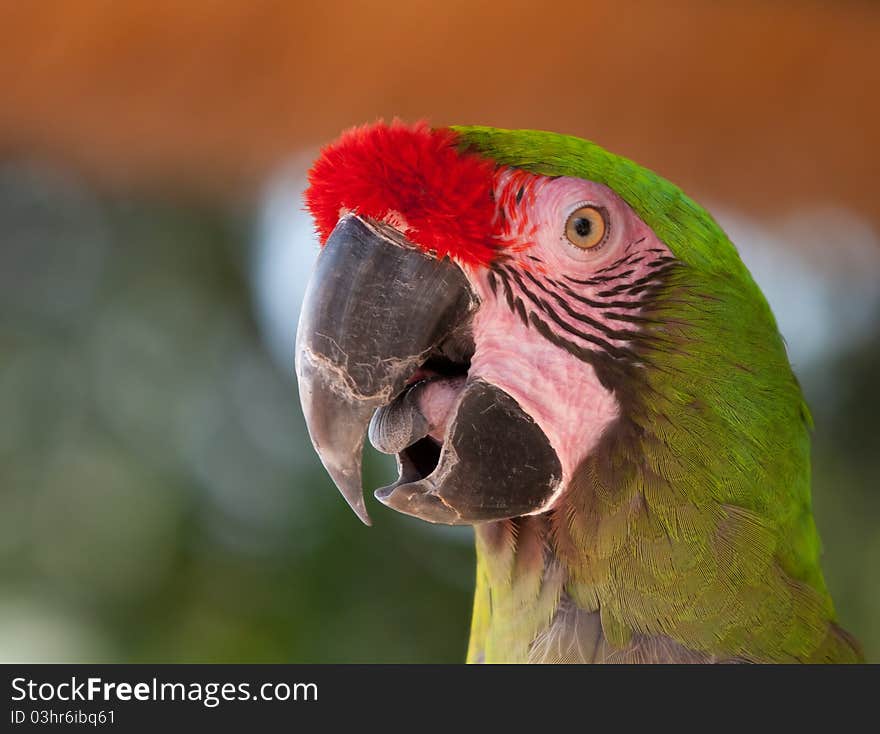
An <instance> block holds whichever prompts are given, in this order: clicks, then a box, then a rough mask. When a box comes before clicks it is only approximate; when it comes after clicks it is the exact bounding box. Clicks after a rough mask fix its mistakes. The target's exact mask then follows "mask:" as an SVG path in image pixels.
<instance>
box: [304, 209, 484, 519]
mask: <svg viewBox="0 0 880 734" xmlns="http://www.w3.org/2000/svg"><path fill="white" fill-rule="evenodd" d="M476 304H477V299H476V297H475V296H474V295H473V293H472V291H471V289H470V287H469V285H468V282H467V279H466V278H465V276H464V273H462V271H461V270H460V269H459V268H458V266H456V265H454V264H452V263H451V262H449V261H448V260H442V261H439V260H436V259H435V258H432V257H429V256H427V255H425V254H423V253H422V252H421V251H419V250H417V249H416V248H415V247H413V246H412V245H410V244H409V243H407V242H406V241H405V240H403V239H402V237H400V235H399V234H398V233H397V232H395V231H394V230H392V229H390V228H384V227H382V226H381V225H377V226H373V225H370V224H367V223H366V222H364V221H363V220H361V219H359V218H358V217H356V216H353V215H348V216H346V217H344V218H343V219H342V220H340V222H339V224H338V225H337V226H336V229H334V230H333V232H332V234H331V235H330V237H329V238H328V240H327V243H326V244H325V246H324V248H323V250H322V251H321V254H320V255H319V257H318V263H317V267H316V269H315V272H314V274H313V275H312V279H311V281H310V282H309V286H308V289H307V290H306V296H305V302H304V304H303V309H302V312H301V314H300V320H299V329H298V332H297V345H296V371H297V377H298V380H299V387H300V399H301V400H302V406H303V412H304V414H305V417H306V423H307V424H308V427H309V434H310V435H311V437H312V443H313V444H314V446H315V450H316V451H317V452H318V454H319V455H320V457H321V461H322V462H323V463H324V466H325V467H326V469H327V471H328V472H329V474H330V476H331V477H332V478H333V481H334V482H336V486H337V487H339V490H340V491H341V492H342V495H343V497H345V499H346V501H347V502H348V504H349V505H351V508H352V509H353V510H354V511H355V512H356V513H357V515H358V517H360V519H361V520H363V521H364V523H366V524H367V525H369V524H370V519H369V516H368V514H367V510H366V508H365V507H364V499H363V494H362V488H361V453H362V449H363V444H364V436H365V434H366V431H367V425H368V424H369V422H370V418H371V417H372V415H373V413H374V412H375V411H376V410H377V409H378V408H381V407H382V406H385V405H387V404H389V403H390V402H391V401H392V400H394V398H396V397H397V396H398V395H400V394H401V393H402V392H403V389H404V387H405V385H406V382H407V380H408V379H409V378H410V377H411V376H412V375H413V373H414V372H415V371H416V370H417V369H418V368H419V366H420V365H422V364H423V363H424V362H425V360H426V359H427V357H428V355H429V354H430V353H431V352H432V351H433V350H435V349H436V348H437V347H438V346H439V345H440V344H442V343H443V342H444V341H446V340H447V339H449V338H450V336H451V335H452V334H453V332H455V331H456V330H457V329H461V328H463V327H464V326H465V325H466V324H467V322H468V320H469V317H470V315H471V313H472V312H473V310H474V308H475V307H476Z"/></svg>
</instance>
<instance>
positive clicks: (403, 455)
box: [296, 122, 803, 524]
mask: <svg viewBox="0 0 880 734" xmlns="http://www.w3.org/2000/svg"><path fill="white" fill-rule="evenodd" d="M306 204H307V207H308V209H309V210H310V212H311V213H312V215H313V217H314V220H315V223H316V227H317V229H318V233H319V237H320V240H321V243H322V251H321V253H320V255H319V258H318V261H317V265H316V270H315V272H314V274H313V276H312V279H311V281H310V284H309V286H308V290H307V294H306V298H305V303H304V307H303V310H302V313H301V317H300V323H299V330H298V337H297V353H296V368H297V375H298V380H299V384H300V395H301V400H302V404H303V409H304V413H305V417H306V421H307V424H308V428H309V432H310V435H311V438H312V441H313V444H314V446H315V448H316V450H317V452H318V453H319V455H320V457H321V459H322V461H323V463H324V465H325V467H326V469H327V470H328V472H329V474H330V475H331V477H332V478H333V480H334V481H335V483H336V484H337V486H338V487H339V489H340V491H341V492H342V494H343V496H344V497H345V499H346V500H347V501H348V503H349V504H350V505H351V507H352V508H353V509H354V511H355V512H356V513H357V514H358V516H359V517H360V518H361V519H362V520H363V521H364V522H367V523H369V519H368V515H367V511H366V509H365V506H364V501H363V495H362V487H361V454H362V450H363V445H364V440H365V437H367V436H369V440H370V442H371V443H372V445H373V446H374V447H375V448H376V449H378V450H379V451H382V452H385V453H388V454H393V455H395V456H396V458H397V465H398V470H399V476H398V478H397V480H396V481H395V482H394V483H392V484H390V485H389V486H387V487H384V488H381V489H378V490H376V492H375V496H376V498H377V499H378V500H379V501H380V502H382V503H383V504H385V505H387V506H389V507H391V508H394V509H395V510H398V511H400V512H403V513H406V514H408V515H412V516H415V517H418V518H421V519H423V520H427V521H430V522H437V523H447V524H478V523H484V522H487V521H493V520H501V519H506V518H513V517H519V516H524V515H536V514H542V513H545V512H548V511H550V510H559V509H560V507H561V506H562V503H564V502H565V498H566V495H567V494H568V490H569V488H570V487H571V486H572V485H573V484H575V483H576V482H577V481H578V477H579V475H582V474H583V467H585V466H586V465H587V463H588V461H589V460H590V458H591V457H593V458H595V457H596V456H599V455H602V456H606V457H610V458H607V461H606V463H609V465H610V468H609V469H608V471H610V472H613V471H614V463H615V460H614V458H613V457H614V456H615V455H616V454H619V453H620V452H621V451H625V452H629V453H639V454H640V455H642V456H643V457H644V463H645V464H646V465H647V466H648V468H649V469H652V470H653V471H654V472H655V473H656V474H658V475H663V474H665V473H668V472H669V471H670V468H669V467H670V461H669V459H668V456H672V457H677V464H676V463H675V461H673V462H672V464H674V465H675V466H676V467H677V470H678V471H684V470H685V468H686V467H685V464H686V463H687V460H686V458H685V457H686V456H688V455H692V454H693V450H694V449H696V451H697V455H698V456H702V457H703V458H704V459H705V461H708V462H709V463H716V464H717V462H718V461H720V460H721V458H722V457H726V458H728V459H730V461H732V462H735V461H736V457H735V456H731V455H729V453H730V452H727V451H726V450H725V447H724V446H723V445H722V446H721V448H720V449H717V450H714V449H712V448H711V447H710V446H709V444H708V441H709V439H710V438H719V437H721V438H722V439H723V431H724V430H727V429H729V430H731V431H745V432H746V433H750V432H755V431H753V428H754V426H752V425H751V422H752V420H753V418H754V419H755V420H761V419H760V417H759V414H760V410H761V409H762V407H763V404H762V400H761V398H760V395H758V396H757V397H754V396H753V397H752V398H750V397H748V395H747V396H746V397H745V405H744V406H743V407H742V409H741V410H740V411H739V413H738V415H732V414H730V407H729V403H730V401H729V400H726V399H725V391H726V390H728V389H733V387H734V386H735V387H736V388H738V389H740V390H741V391H742V392H743V393H748V392H749V385H750V384H754V385H755V386H756V390H757V391H758V392H759V391H760V390H761V389H766V388H767V385H766V384H764V382H763V376H762V375H763V374H764V373H767V372H772V370H773V369H776V368H779V367H780V366H781V372H780V374H781V375H782V377H781V378H779V379H780V380H782V382H785V383H786V386H785V388H784V391H787V395H788V397H789V398H790V400H789V401H788V402H789V403H790V405H788V407H790V408H791V409H792V410H794V411H795V412H796V413H798V414H799V415H800V414H801V411H802V410H803V404H802V401H801V399H800V393H799V391H798V389H797V386H796V382H795V381H794V380H793V376H792V375H791V372H790V370H789V368H788V363H787V360H786V358H785V351H784V347H783V346H782V342H781V339H780V337H779V335H778V331H777V329H776V325H775V322H774V321H773V317H772V315H771V313H770V311H769V308H768V307H767V305H766V302H765V301H764V299H763V296H761V294H760V292H759V291H758V289H757V287H756V286H755V284H754V282H753V281H752V279H751V277H750V276H749V274H748V272H747V271H746V269H745V267H744V266H743V265H742V263H741V261H740V260H739V258H738V256H737V254H736V251H735V249H734V247H733V246H732V244H731V243H730V242H729V240H728V239H727V237H726V236H725V235H724V233H723V232H722V231H721V229H720V228H719V227H718V225H717V224H716V223H715V222H714V221H713V220H712V218H711V217H710V216H709V215H708V214H707V213H706V212H705V211H704V210H703V209H702V208H700V207H699V206H697V205H696V204H695V203H694V202H693V201H691V200H690V199H689V198H688V197H686V196H685V195H684V194H683V193H682V192H681V191H680V190H679V189H678V188H676V187H675V186H673V185H672V184H670V183H669V182H667V181H665V180H663V179H662V178H660V177H659V176H657V175H656V174H654V173H652V172H650V171H648V170H646V169H644V168H641V167H640V166H638V165H636V164H635V163H632V162H631V161H628V160H626V159H624V158H620V157H618V156H615V155H612V154H610V153H608V152H606V151H605V150H603V149H602V148H600V147H599V146H597V145H594V144H592V143H589V142H586V141H584V140H580V139H578V138H574V137H569V136H564V135H557V134H554V133H548V132H540V131H528V130H518V131H516V130H500V129H494V128H481V127H453V128H443V129H431V128H429V127H428V126H427V125H425V124H417V125H414V126H408V125H405V124H403V123H399V122H395V123H392V124H383V123H379V124H375V125H371V126H366V127H361V128H355V129H352V130H350V131H348V132H346V133H345V134H343V135H342V136H341V137H340V138H339V139H338V140H337V141H336V142H334V143H332V144H331V145H329V146H327V147H326V148H325V149H324V150H323V151H322V152H321V154H320V157H319V158H318V159H317V161H316V162H315V163H314V165H313V167H312V169H311V171H310V174H309V188H308V190H307V192H306ZM756 355H759V356H760V362H759V363H758V364H757V366H756ZM731 375H732V377H731ZM788 383H790V384H788ZM777 397H778V393H777ZM786 409H787V408H786ZM681 416H684V418H683V419H682V418H681ZM688 416H690V418H688ZM674 417H676V419H675V420H673V418H674ZM701 420H702V421H703V423H701ZM713 421H714V424H713ZM799 421H800V418H799ZM765 422H766V421H765ZM713 425H714V427H713ZM762 425H763V424H762ZM648 426H650V427H651V431H650V436H648V435H647V433H646V430H647V427H648ZM695 428H696V430H694V429H695ZM703 428H705V429H706V431H707V432H710V433H714V434H715V435H714V436H712V437H710V436H701V435H699V434H700V433H701V431H702V430H703ZM758 440H762V439H761V438H760V437H759V438H758ZM652 441H655V442H656V441H659V443H662V445H663V446H664V447H665V448H668V449H669V450H668V452H667V454H665V455H664V456H666V457H667V458H664V459H661V458H659V452H655V451H652V444H651V442H652ZM704 442H705V448H704ZM612 448H613V450H611V449H612ZM713 453H714V454H717V456H714V455H711V454H713ZM652 461H653V462H654V464H652ZM660 462H665V463H664V464H663V465H662V466H660V465H659V463H660ZM704 463H705V462H704ZM746 470H747V471H748V470H749V467H748V466H746Z"/></svg>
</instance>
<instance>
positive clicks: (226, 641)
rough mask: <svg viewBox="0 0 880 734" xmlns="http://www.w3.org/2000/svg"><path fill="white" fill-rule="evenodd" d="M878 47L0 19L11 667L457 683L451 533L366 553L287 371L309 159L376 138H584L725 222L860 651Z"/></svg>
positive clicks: (827, 564)
mask: <svg viewBox="0 0 880 734" xmlns="http://www.w3.org/2000/svg"><path fill="white" fill-rule="evenodd" d="M878 47H880V4H878V3H875V2H868V1H863V2H861V1H857V0H838V1H837V2H818V1H817V2H808V1H806V0H802V1H800V2H798V1H795V0H772V1H768V0H763V1H760V2H759V1H758V0H742V1H740V2H735V3H733V2H714V1H711V0H678V1H677V2H659V1H649V0H635V1H632V2H610V1H609V0H579V1H578V2H571V1H569V0H561V1H560V2H556V3H539V4H536V3H531V2H523V1H521V0H506V1H505V2H501V1H500V0H487V1H485V2H479V3H477V2H464V1H463V0H446V1H445V2H430V1H428V0H409V1H408V2H404V0H375V1H374V2H354V1H350V2H342V1H341V0H325V1H324V2H320V3H318V2H313V3H306V2H294V1H289V2H280V1H274V2H270V1H269V0H251V1H250V2H246V1H245V0H236V1H234V0H226V1H224V2H221V1H220V0H215V1H213V2H209V1H208V0H191V1H190V2H187V3H171V2H155V1H154V2H145V1H144V0H128V1H127V2H124V3H122V2H113V1H112V0H68V1H67V2H60V1H59V2H51V3H24V2H18V3H16V2H11V1H7V2H0V660H2V661H6V662H9V661H15V660H22V661H39V662H44V661H80V662H82V661H107V662H129V661H130V662H138V661H150V662H168V661H174V662H202V661H204V662H213V661H218V662H234V661H244V662H250V661H255V662H256V661H261V662H299V661H303V662H362V661H366V662H386V661H387V662H395V661H400V662H441V661H448V662H453V661H461V660H463V658H464V652H465V649H466V640H467V633H468V623H469V614H470V603H471V597H472V593H473V562H474V560H473V548H472V536H471V533H470V530H469V529H466V528H464V529H463V528H435V527H428V526H427V525H426V524H424V523H420V522H418V521H414V520H412V519H411V518H406V517H403V516H401V515H397V514H395V513H393V512H388V511H387V510H384V509H383V508H381V507H376V506H375V505H374V506H373V508H372V509H371V514H372V515H373V518H374V521H375V527H374V528H372V529H367V528H364V527H362V526H360V525H359V523H358V522H357V520H356V519H355V518H354V517H353V516H352V515H351V513H350V512H348V510H347V508H346V507H345V505H344V503H343V501H342V500H341V499H340V498H339V497H338V495H337V494H336V492H335V490H334V489H333V487H332V486H331V484H330V482H329V480H328V479H327V477H326V475H325V473H324V471H323V469H322V467H321V466H320V464H319V463H318V460H317V458H316V456H315V455H314V452H313V451H312V449H311V446H310V444H309V441H308V437H307V434H306V431H305V426H304V424H303V421H302V416H301V414H300V409H299V401H298V398H297V395H296V384H295V379H294V377H293V356H292V355H293V339H294V335H295V329H296V322H297V316H298V309H299V304H300V300H301V298H302V293H303V289H304V287H305V282H306V279H307V277H308V274H309V271H310V268H311V265H312V263H313V261H314V258H315V253H316V250H317V248H316V244H315V242H314V238H313V233H312V231H311V223H310V222H309V220H308V218H307V217H306V216H305V214H304V212H303V210H302V203H301V201H300V195H301V192H302V188H303V185H304V174H305V170H306V168H307V166H308V162H309V161H310V159H311V158H312V157H313V156H314V154H315V152H316V150H317V149H318V147H319V146H320V145H322V144H323V143H326V142H328V141H329V140H331V139H333V138H334V137H335V136H336V135H337V134H338V133H339V132H340V131H341V130H342V129H344V128H346V127H349V126H351V125H355V124H360V123H363V122H369V121H372V120H374V119H376V118H378V117H384V118H386V119H389V118H392V117H394V116H399V117H401V118H403V119H405V120H409V121H413V120H416V119H427V120H428V121H430V122H431V123H432V124H434V125H444V124H453V123H458V124H485V125H494V126H500V127H535V128H545V129H551V130H556V131H559V132H566V133H571V134H575V135H579V136H581V137H585V138H588V139H591V140H594V141H596V142H598V143H600V144H602V145H603V146H605V147H607V148H608V149H610V150H612V151H613V152H615V153H618V154H621V155H625V156H627V157H630V158H633V159H635V160H636V161H638V162H639V163H641V164H643V165H646V166H648V167H649V168H653V169H654V170H656V171H658V172H659V173H661V174H662V175H664V176H665V177H667V178H669V179H671V180H673V181H675V182H676V183H677V184H679V185H680V186H682V188H684V189H685V191H687V192H688V193H689V194H690V195H691V196H693V197H694V198H695V199H696V200H697V201H699V202H701V203H702V204H704V205H706V206H707V207H708V208H709V209H710V211H712V213H713V214H714V215H716V216H717V218H718V219H719V221H720V223H721V224H722V225H723V226H724V227H725V229H727V231H728V233H729V234H730V235H731V237H732V239H733V240H734V242H736V243H737V245H738V247H739V248H740V251H741V254H742V256H743V259H744V260H745V261H746V264H747V265H748V266H749V268H750V269H751V270H752V272H753V274H754V275H755V277H756V280H757V281H758V283H759V284H760V285H761V287H762V288H763V289H764V291H765V293H766V294H767V296H768V299H769V301H770V303H771V306H772V307H773V309H774V312H775V313H776V315H777V318H778V320H779V323H780V327H781V330H782V332H783V335H784V336H785V337H786V340H787V343H788V346H789V354H790V357H791V359H792V362H793V365H794V367H795V370H796V372H797V374H798V377H799V378H800V379H801V381H802V383H803V385H804V389H805V392H806V394H807V398H808V401H809V402H810V404H811V407H812V409H813V413H814V416H815V418H816V431H815V434H814V452H813V464H814V506H815V513H816V518H817V523H818V526H819V529H820V531H821V534H822V537H823V541H824V544H825V556H824V568H825V571H826V576H827V580H828V585H829V587H830V589H831V591H832V593H833V595H834V599H835V602H836V605H837V609H838V612H839V616H840V620H841V622H842V624H843V625H844V626H845V627H847V628H848V629H849V630H851V631H852V632H853V633H854V634H855V635H856V636H857V637H858V638H860V639H861V640H862V642H863V644H864V646H865V650H866V652H867V654H868V656H869V658H870V659H874V660H877V659H880V626H878V624H877V619H878V618H880V578H878V573H877V570H876V569H877V568H880V532H878V528H880V492H878V491H877V488H878V487H880V431H878V428H877V416H878V415H880V394H878V390H877V387H876V384H877V378H876V376H877V374H878V373H880V238H878V235H877V233H878V231H880V195H878V183H877V181H878V175H880V96H878V89H880V63H878V62H877V49H878ZM365 471H366V481H365V484H366V485H367V488H368V489H369V488H371V487H372V488H374V487H377V486H381V485H383V484H386V483H388V481H389V479H390V473H391V471H392V470H391V469H390V468H389V466H388V464H387V462H383V461H381V460H380V458H379V457H378V456H377V455H375V454H374V453H371V454H368V456H367V457H366V464H365ZM368 497H369V492H368ZM371 501H372V500H371V499H368V502H371Z"/></svg>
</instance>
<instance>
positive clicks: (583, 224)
mask: <svg viewBox="0 0 880 734" xmlns="http://www.w3.org/2000/svg"><path fill="white" fill-rule="evenodd" d="M574 231H575V232H577V233H578V237H586V236H587V235H588V234H590V232H592V231H593V223H592V222H591V221H590V220H589V219H586V218H585V217H578V218H577V219H575V220H574Z"/></svg>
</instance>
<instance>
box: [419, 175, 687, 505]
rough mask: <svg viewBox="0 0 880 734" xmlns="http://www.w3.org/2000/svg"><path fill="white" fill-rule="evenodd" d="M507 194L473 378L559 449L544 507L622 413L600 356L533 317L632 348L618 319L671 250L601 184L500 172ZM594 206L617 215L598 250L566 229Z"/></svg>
mask: <svg viewBox="0 0 880 734" xmlns="http://www.w3.org/2000/svg"><path fill="white" fill-rule="evenodd" d="M496 201H498V202H499V218H500V219H501V222H502V223H503V224H502V228H501V229H502V237H503V239H504V241H505V252H506V253H508V254H509V259H508V260H507V261H506V262H503V261H502V262H499V263H495V264H493V268H492V271H487V270H486V269H485V268H474V267H468V268H467V270H466V272H467V274H468V278H469V279H470V281H471V284H472V286H473V287H474V289H475V290H476V292H477V294H478V295H479V297H480V299H481V301H482V304H481V306H480V308H479V311H478V312H477V314H476V316H475V321H474V340H475V344H476V352H475V354H474V357H473V359H472V362H471V368H470V371H469V374H468V379H469V380H474V379H484V380H486V381H488V382H490V383H492V384H494V385H496V386H498V387H500V388H501V389H503V390H505V391H506V392H507V393H508V394H510V395H511V396H512V397H513V398H514V399H516V401H517V402H518V403H519V404H520V406H521V407H522V408H523V409H524V410H525V411H526V412H527V413H528V414H529V415H530V416H531V417H532V418H533V419H534V420H535V421H536V422H537V423H538V425H539V426H540V427H541V429H542V430H543V431H544V433H545V434H546V435H547V438H548V439H549V441H550V444H551V445H552V446H553V448H554V450H555V451H556V453H557V455H558V456H559V459H560V463H561V464H562V471H563V478H562V483H561V485H560V487H559V489H558V490H557V492H556V493H554V495H553V497H552V498H551V499H550V501H549V502H548V503H547V505H546V506H545V507H543V508H541V510H539V512H543V511H546V510H548V509H550V508H551V507H552V506H553V505H554V503H555V502H556V500H557V499H558V498H559V497H560V496H561V494H562V492H563V491H564V489H565V487H566V486H567V485H568V483H569V481H570V480H571V478H572V476H573V473H574V471H575V469H576V467H577V466H578V465H579V464H580V462H581V461H582V460H583V459H584V457H585V456H587V454H588V453H589V452H590V451H591V450H592V449H593V448H594V447H595V446H596V444H597V443H598V441H599V439H600V438H601V436H602V434H603V432H604V431H605V430H606V428H607V427H608V426H609V425H610V424H611V423H612V422H613V421H614V419H615V418H617V417H618V415H619V410H620V408H619V404H618V401H617V399H616V397H615V395H614V394H613V392H611V391H609V390H608V389H606V388H605V387H604V386H603V385H602V384H601V383H600V381H599V379H598V377H597V375H596V372H595V370H594V368H593V366H592V365H591V364H590V363H589V361H585V360H584V359H582V358H579V357H577V356H575V354H573V353H572V351H570V350H569V349H566V348H563V347H561V346H559V345H558V344H554V343H553V342H552V341H551V340H550V339H548V338H547V336H545V335H543V334H541V333H540V332H539V330H538V329H537V328H536V326H535V323H534V322H533V321H532V319H534V318H539V319H540V320H541V321H543V322H544V323H545V324H547V326H549V328H550V329H551V330H552V332H553V334H554V335H556V336H558V337H560V338H562V339H564V340H566V341H567V342H569V343H571V344H572V345H575V347H576V349H575V351H577V348H581V349H590V350H595V351H604V352H606V353H609V351H610V353H612V354H613V353H614V350H626V349H627V348H628V345H629V340H628V339H627V333H632V331H631V330H632V329H634V328H636V327H635V326H634V325H633V324H632V323H631V322H627V321H624V320H620V319H615V318H614V316H615V315H620V314H629V315H636V314H638V312H639V311H638V301H639V292H638V291H637V292H635V293H627V292H626V290H628V289H629V287H631V286H634V285H635V286H636V287H638V284H636V283H635V281H642V280H643V279H644V282H645V284H646V286H649V285H650V283H652V282H653V277H654V274H655V273H656V272H657V270H659V269H660V268H662V267H663V266H664V265H665V264H668V263H669V262H671V258H672V253H671V252H670V251H669V249H668V248H667V247H666V246H665V245H664V244H663V243H662V242H660V241H659V240H658V239H657V237H656V235H654V233H653V232H652V231H651V230H650V229H649V228H648V226H647V225H646V224H645V223H644V222H643V221H642V220H641V219H640V218H639V217H638V216H637V215H636V214H635V212H634V211H633V210H632V209H631V208H630V207H629V206H628V205H627V204H626V203H625V202H624V201H623V200H622V199H620V197H619V196H617V195H616V194H615V193H614V192H612V191H611V190H610V189H609V188H607V187H606V186H602V185H600V184H596V183H592V182H589V181H583V180H580V179H574V178H555V179H550V178H547V177H543V176H537V175H534V174H529V173H525V172H522V171H510V170H507V171H504V172H502V173H501V174H499V178H498V181H497V186H496ZM585 205H591V206H596V207H602V208H604V210H605V211H606V213H607V223H608V232H607V235H606V238H605V240H604V242H603V243H602V244H601V245H599V246H597V247H596V248H594V249H591V250H581V249H578V248H577V247H575V246H574V245H572V244H571V243H569V241H568V239H567V238H566V235H565V225H566V221H567V219H568V217H569V215H570V214H571V213H572V212H574V211H575V210H576V209H578V208H579V207H581V206H585ZM501 211H503V215H502V214H501V213H500V212H501ZM490 272H492V273H493V274H492V275H490ZM517 276H518V277H517ZM493 279H494V282H495V287H494V289H493V287H492V284H491V281H492V280H493ZM575 281H583V282H575ZM615 288H616V289H617V290H616V291H614V290H613V289H615ZM508 291H509V293H508ZM578 297H580V298H581V299H587V300H589V301H593V302H594V303H593V305H591V304H588V303H585V302H584V301H583V300H578ZM536 299H537V302H536ZM517 300H518V301H520V302H521V303H522V306H521V307H520V306H518V305H517ZM541 301H543V303H544V305H543V307H542V305H541ZM511 302H512V303H513V304H514V307H511V305H510V303H511ZM551 313H552V315H551ZM526 322H529V323H528V324H527V323H526ZM433 409H434V411H436V410H437V408H436V406H434V408H433Z"/></svg>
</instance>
